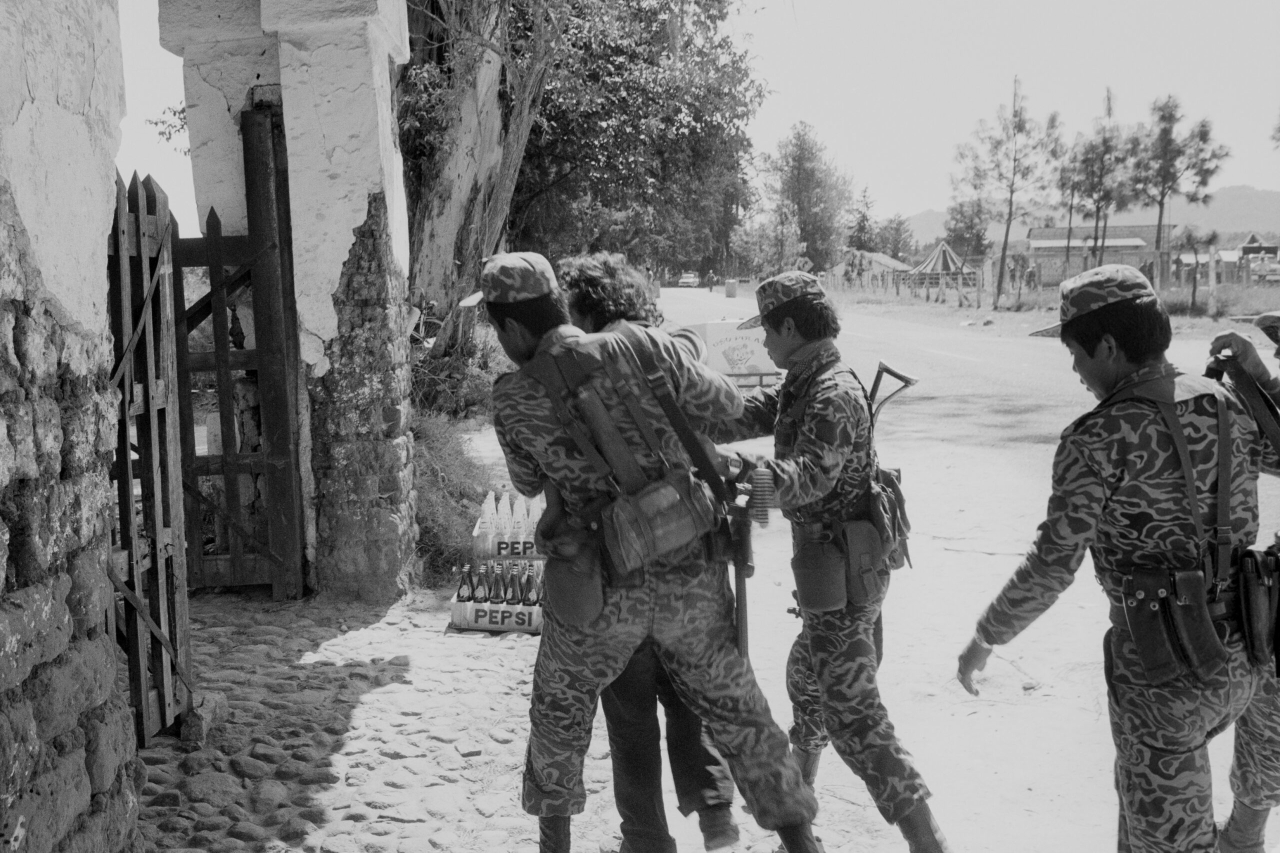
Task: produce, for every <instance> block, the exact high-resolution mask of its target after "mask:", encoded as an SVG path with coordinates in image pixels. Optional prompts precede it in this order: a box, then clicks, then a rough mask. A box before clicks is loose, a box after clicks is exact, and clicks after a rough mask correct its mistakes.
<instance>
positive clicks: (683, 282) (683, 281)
mask: <svg viewBox="0 0 1280 853" xmlns="http://www.w3.org/2000/svg"><path fill="white" fill-rule="evenodd" d="M697 286H698V274H697V273H694V272H687V273H685V274H684V275H682V276H680V280H679V281H677V282H676V287H697Z"/></svg>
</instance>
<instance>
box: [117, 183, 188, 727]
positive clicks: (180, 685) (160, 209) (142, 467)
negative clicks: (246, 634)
mask: <svg viewBox="0 0 1280 853" xmlns="http://www.w3.org/2000/svg"><path fill="white" fill-rule="evenodd" d="M173 232H174V225H173V221H172V218H171V216H170V214H169V202H168V199H167V198H166V196H165V194H164V191H163V190H161V189H160V187H159V186H158V185H157V184H156V183H155V182H154V181H153V180H152V179H151V178H150V177H148V178H147V179H146V180H145V181H139V180H138V176H137V175H136V174H135V175H134V176H133V180H132V181H131V182H130V184H129V187H128V189H127V190H126V189H125V186H124V181H122V180H121V179H120V175H119V174H118V173H117V174H116V214H115V222H114V224H113V226H112V229H111V234H110V236H109V238H108V258H107V275H108V278H109V281H110V285H109V299H110V312H111V332H112V335H113V336H114V338H115V368H114V370H113V371H112V375H111V382H112V384H113V385H116V386H117V387H119V389H120V419H119V426H118V433H117V440H116V459H115V465H114V466H113V471H112V474H113V477H114V479H115V481H116V490H117V498H118V500H117V504H116V505H117V510H118V512H117V526H116V537H115V543H114V544H115V548H114V549H113V552H112V560H111V568H110V570H109V576H110V578H111V582H112V584H114V586H115V588H116V592H117V594H118V604H117V608H113V609H112V611H111V615H112V617H113V619H112V623H113V624H112V625H111V626H110V627H111V630H112V631H113V632H114V633H115V635H116V637H117V639H118V640H119V641H120V643H121V645H123V646H124V648H125V652H126V656H127V657H128V661H129V688H130V690H129V692H130V698H131V700H132V703H133V707H134V720H135V724H136V730H137V736H138V743H139V744H140V745H142V746H146V745H147V744H148V743H149V742H150V740H151V738H152V736H154V735H155V734H156V733H157V732H159V731H161V730H162V729H165V728H168V727H169V726H171V725H172V724H173V723H175V722H177V721H178V719H179V717H180V716H181V714H182V713H184V712H185V711H186V710H187V708H189V707H190V700H191V694H190V689H191V680H190V678H189V676H188V673H189V672H190V668H191V653H190V648H189V646H188V642H187V640H188V636H189V634H190V625H189V622H188V618H187V567H186V551H187V547H186V523H185V518H184V507H183V504H184V500H183V496H182V468H181V450H180V446H179V442H178V417H177V388H178V383H177V370H176V360H175V355H176V351H177V350H176V342H175V335H174V304H173V290H172V287H173V284H172V281H171V279H172V270H173V264H172V257H173V253H172V239H173V236H174V233H173ZM184 688H185V689H184Z"/></svg>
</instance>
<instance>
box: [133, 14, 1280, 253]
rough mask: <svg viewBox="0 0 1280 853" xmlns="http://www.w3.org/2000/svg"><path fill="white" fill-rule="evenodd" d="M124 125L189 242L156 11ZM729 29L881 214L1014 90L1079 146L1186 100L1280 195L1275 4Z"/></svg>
mask: <svg viewBox="0 0 1280 853" xmlns="http://www.w3.org/2000/svg"><path fill="white" fill-rule="evenodd" d="M119 2H120V24H121V31H122V39H123V44H124V51H125V84H126V99H127V102H128V115H127V117H126V118H125V121H124V123H123V126H122V142H121V148H120V155H119V156H118V157H117V160H116V162H117V164H118V165H119V168H120V171H121V173H122V174H123V175H124V177H125V180H126V181H127V180H128V179H129V176H130V174H131V173H132V172H133V171H134V170H135V169H136V170H137V171H138V172H139V173H140V174H141V175H142V176H145V175H146V174H148V173H150V174H152V175H154V176H155V178H156V179H157V180H158V181H159V182H160V184H161V186H163V187H164V188H165V190H166V191H167V192H168V193H169V196H170V200H171V205H172V207H173V209H174V210H175V211H176V212H177V215H178V218H179V221H180V224H181V227H182V229H183V232H184V233H186V234H188V235H190V234H194V233H197V232H196V222H195V219H196V214H195V203H194V198H193V191H192V187H191V172H190V167H189V165H188V164H187V161H186V158H184V157H182V156H180V155H178V154H177V153H175V152H174V151H173V149H172V147H171V146H170V145H169V144H167V143H165V142H164V141H162V140H160V139H159V137H158V136H157V134H156V132H155V129H154V128H152V127H150V126H148V125H147V124H146V123H145V122H146V119H154V118H158V117H160V114H161V112H162V110H163V109H164V108H165V107H166V106H173V105H177V104H179V103H181V101H182V63H181V60H179V59H178V58H177V57H175V56H172V55H171V54H169V53H168V52H166V51H165V50H163V49H162V48H161V47H160V44H159V34H158V31H157V25H156V15H157V11H156V0H119ZM744 5H745V7H746V8H745V9H744V11H743V12H742V14H740V15H738V16H736V17H735V18H734V19H733V21H732V30H731V31H732V32H733V33H734V35H735V36H736V37H738V38H739V41H740V42H741V43H744V45H745V46H746V47H748V49H749V50H750V51H751V53H752V54H753V56H754V57H755V59H754V66H755V69H756V74H757V76H758V77H760V78H762V79H763V80H764V81H765V82H766V83H767V85H768V87H769V90H770V95H769V98H768V100H767V101H766V102H765V104H764V106H763V107H762V108H761V109H760V112H759V114H758V115H757V117H756V119H755V121H754V122H753V123H752V125H751V135H752V139H753V140H754V142H755V145H756V148H757V150H759V151H769V152H772V151H774V150H776V148H777V144H778V141H779V140H780V139H781V138H783V137H784V136H785V135H786V134H787V132H788V131H789V130H790V128H791V126H792V125H793V124H795V123H796V122H798V121H807V122H808V123H809V124H811V125H813V127H814V129H815V131H816V134H817V136H818V138H819V139H820V140H821V141H822V142H823V143H824V144H825V145H826V147H827V151H828V153H829V154H830V155H831V156H832V157H833V158H834V159H835V161H836V162H837V163H838V164H839V165H840V167H841V168H842V169H843V170H844V171H846V172H847V173H849V174H850V175H851V176H852V177H853V179H854V181H855V182H856V183H857V184H858V185H859V186H860V187H861V186H864V185H865V186H867V187H868V188H869V189H870V191H871V196H872V198H873V199H874V201H875V203H876V207H875V215H876V216H879V217H885V216H889V215H892V214H894V213H901V214H904V215H907V216H910V215H912V214H914V213H918V212H920V211H922V210H926V209H929V208H933V209H937V210H942V209H944V208H945V207H946V206H947V203H948V201H949V199H950V195H951V185H950V174H951V171H952V169H953V166H954V154H955V148H956V145H957V143H960V142H962V141H965V140H967V139H968V138H970V135H971V134H972V132H973V129H974V127H975V126H976V124H977V122H978V120H979V119H980V118H987V119H991V118H993V117H994V116H995V112H996V108H997V106H998V105H999V104H1001V103H1008V101H1009V99H1010V95H1011V92H1012V88H1013V77H1014V75H1018V76H1019V77H1020V78H1021V80H1022V91H1023V93H1024V94H1025V95H1026V97H1027V101H1028V105H1029V107H1030V109H1031V111H1032V113H1033V114H1034V115H1036V116H1038V117H1040V118H1043V117H1044V116H1045V115H1047V114H1048V113H1049V112H1050V111H1052V110H1057V111H1058V112H1059V113H1060V114H1061V117H1062V120H1063V121H1064V123H1065V125H1066V130H1067V135H1068V138H1074V136H1075V133H1076V132H1077V131H1087V130H1089V128H1090V126H1091V123H1092V121H1093V119H1094V118H1095V117H1097V116H1098V115H1100V114H1101V112H1102V104H1103V98H1104V96H1105V93H1106V88H1107V86H1111V88H1112V91H1113V93H1114V95H1115V104H1116V110H1117V119H1118V120H1119V121H1120V122H1122V123H1132V122H1137V121H1141V120H1144V119H1145V118H1146V117H1147V114H1148V109H1149V107H1150V104H1151V102H1152V101H1154V100H1155V99H1157V98H1159V97H1163V96H1164V95H1167V94H1173V95H1176V96H1177V97H1178V98H1179V99H1180V100H1181V101H1182V104H1183V109H1184V112H1185V113H1186V115H1187V116H1188V118H1190V119H1200V118H1209V119H1210V120H1212V121H1213V125H1214V131H1215V135H1216V136H1217V137H1218V138H1219V140H1220V141H1221V142H1224V143H1226V144H1227V145H1229V146H1230V147H1231V150H1232V157H1231V159H1230V160H1228V161H1227V163H1226V165H1225V166H1224V167H1223V169H1222V171H1221V173H1220V174H1219V177H1218V179H1217V180H1216V182H1215V184H1214V186H1216V187H1219V188H1221V187H1225V186H1231V185H1233V184H1250V185H1252V186H1255V187H1258V188H1261V189H1272V190H1280V151H1276V150H1274V149H1273V147H1272V143H1271V141H1270V135H1271V129H1272V128H1273V127H1274V126H1275V124H1276V121H1277V119H1278V118H1280V2H1277V0H1216V2H1214V3H1212V4H1206V3H1204V2H1203V0H1074V2H1068V3H1049V2H1045V0H963V2H960V0H877V2H875V3H867V2H860V0H745V4H744Z"/></svg>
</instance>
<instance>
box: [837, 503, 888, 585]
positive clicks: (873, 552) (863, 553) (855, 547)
mask: <svg viewBox="0 0 1280 853" xmlns="http://www.w3.org/2000/svg"><path fill="white" fill-rule="evenodd" d="M844 542H845V549H846V550H847V552H848V559H847V560H846V570H845V584H846V586H847V591H848V594H849V601H850V602H852V603H854V604H867V603H870V602H872V601H875V600H877V599H879V598H880V596H881V594H882V593H883V591H884V584H885V574H886V573H887V572H888V568H887V567H886V565H885V559H884V539H882V538H881V534H880V531H879V529H877V527H876V526H875V525H874V524H872V523H871V522H869V521H850V522H848V523H846V524H845V526H844Z"/></svg>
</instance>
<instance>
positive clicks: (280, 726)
mask: <svg viewBox="0 0 1280 853" xmlns="http://www.w3.org/2000/svg"><path fill="white" fill-rule="evenodd" d="M190 605H191V606H190V611H191V626H192V628H191V649H192V669H193V671H194V673H195V678H196V679H197V681H198V683H197V690H200V691H210V692H213V693H217V694H221V695H222V696H223V697H225V699H226V707H227V713H226V718H225V720H223V721H222V722H220V723H218V724H217V725H215V726H214V727H213V728H212V729H211V730H210V731H209V733H208V736H207V737H206V738H205V741H204V743H203V744H199V745H189V744H184V743H183V742H182V741H181V740H179V739H178V738H176V737H165V736H161V737H157V738H156V739H155V740H154V741H153V744H152V746H151V747H150V748H148V749H145V750H140V751H139V758H141V760H142V761H143V763H144V764H145V765H146V775H147V780H146V784H145V786H144V787H143V788H142V793H141V804H142V808H141V812H140V818H139V829H140V831H141V834H142V836H143V838H144V839H145V840H146V841H148V842H150V843H152V844H154V845H156V846H157V847H160V848H169V849H185V848H199V849H203V850H209V851H215V853H218V851H235V850H249V849H255V850H269V849H276V848H287V847H303V848H304V849H305V848H307V847H313V849H319V848H318V847H314V846H313V845H308V844H306V839H308V837H309V836H312V835H314V834H316V833H317V832H318V831H319V830H320V828H321V827H324V826H326V825H327V824H330V823H331V822H332V821H333V820H334V819H335V818H341V817H345V818H347V819H349V820H358V819H359V816H358V815H355V814H351V813H345V814H335V811H334V808H333V806H332V805H331V804H326V803H324V802H322V799H323V797H322V794H323V792H325V791H327V790H329V789H331V788H333V786H334V785H336V784H337V783H339V782H340V781H342V774H343V768H342V767H339V766H336V763H335V760H334V757H335V754H336V753H337V752H338V750H340V749H341V748H342V747H343V746H344V744H345V742H346V741H347V739H348V736H349V734H350V731H351V727H352V720H353V716H355V715H356V713H357V711H358V709H359V707H360V706H361V703H362V702H366V701H369V697H370V694H376V693H377V692H378V691H379V690H384V689H386V688H388V687H391V686H393V685H404V683H405V681H406V672H407V670H408V667H409V660H408V658H407V657H405V656H403V655H400V656H395V655H394V654H393V655H391V656H389V657H382V656H378V655H376V654H375V655H370V656H368V657H367V658H365V659H353V658H349V657H346V656H345V655H342V654H338V653H329V652H327V651H326V647H327V645H328V644H330V643H332V642H334V641H341V640H343V639H344V638H347V637H349V636H351V635H352V634H354V633H360V632H365V631H370V630H372V629H373V628H375V627H385V628H387V629H390V628H393V627H394V623H398V622H399V621H400V619H402V618H403V617H400V619H398V618H395V617H389V616H388V608H387V607H386V606H382V607H374V606H367V605H361V604H350V603H346V602H330V601H326V600H324V599H323V597H319V598H317V599H313V600H308V601H300V602H286V603H279V602H272V601H271V600H270V598H269V595H261V594H259V593H258V592H257V591H256V590H254V591H250V592H247V593H238V594H210V595H194V596H193V597H192V598H191V602H190ZM388 619H391V620H392V622H393V624H392V625H387V626H383V623H384V620H388ZM371 650H372V649H371Z"/></svg>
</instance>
